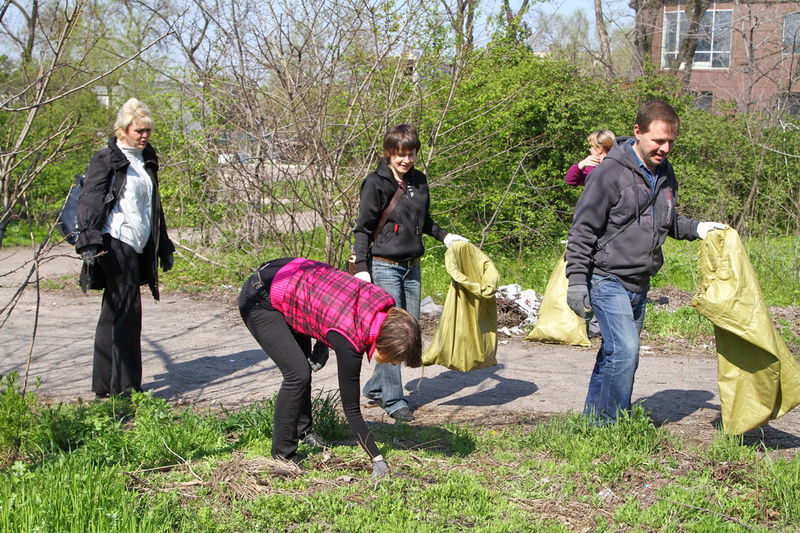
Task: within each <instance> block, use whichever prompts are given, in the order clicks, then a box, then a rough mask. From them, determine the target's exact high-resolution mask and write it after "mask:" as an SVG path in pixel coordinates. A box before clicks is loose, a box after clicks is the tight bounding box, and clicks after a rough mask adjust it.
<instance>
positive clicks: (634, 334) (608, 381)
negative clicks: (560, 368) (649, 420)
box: [583, 275, 647, 425]
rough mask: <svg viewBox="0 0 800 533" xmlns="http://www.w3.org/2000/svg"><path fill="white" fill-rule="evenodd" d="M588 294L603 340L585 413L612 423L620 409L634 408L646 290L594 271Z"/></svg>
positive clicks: (590, 385)
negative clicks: (635, 290) (632, 288)
mask: <svg viewBox="0 0 800 533" xmlns="http://www.w3.org/2000/svg"><path fill="white" fill-rule="evenodd" d="M589 298H590V300H591V304H592V309H594V314H595V316H597V322H598V323H599V325H600V334H601V335H602V336H603V342H602V343H601V344H600V350H598V352H597V361H596V362H595V365H594V370H593V371H592V377H591V379H590V380H589V392H588V393H587V394H586V403H585V404H584V407H583V414H584V415H585V416H589V417H594V418H596V419H597V422H598V423H599V424H602V425H606V424H613V423H615V422H616V421H617V412H618V411H629V410H630V408H631V394H632V393H633V378H634V376H635V374H636V368H637V367H638V366H639V334H640V333H641V331H642V324H643V323H644V312H645V306H646V303H647V290H644V291H642V292H631V291H629V290H628V289H626V288H625V287H624V286H623V285H622V283H621V282H620V281H619V280H618V279H617V278H615V277H614V276H607V275H593V276H592V279H591V282H590V287H589Z"/></svg>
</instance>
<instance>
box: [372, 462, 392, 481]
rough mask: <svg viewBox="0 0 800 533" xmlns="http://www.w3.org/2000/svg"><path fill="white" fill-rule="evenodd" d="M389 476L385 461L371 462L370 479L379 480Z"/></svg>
mask: <svg viewBox="0 0 800 533" xmlns="http://www.w3.org/2000/svg"><path fill="white" fill-rule="evenodd" d="M388 475H389V465H387V464H386V461H384V460H383V459H381V460H380V461H372V479H380V478H382V477H386V476H388Z"/></svg>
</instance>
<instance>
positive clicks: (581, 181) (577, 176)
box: [564, 130, 614, 186]
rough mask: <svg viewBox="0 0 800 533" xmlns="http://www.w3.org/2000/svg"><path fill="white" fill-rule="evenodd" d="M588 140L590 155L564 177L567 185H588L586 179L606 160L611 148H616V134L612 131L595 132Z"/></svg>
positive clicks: (570, 168) (572, 167)
mask: <svg viewBox="0 0 800 533" xmlns="http://www.w3.org/2000/svg"><path fill="white" fill-rule="evenodd" d="M586 140H587V141H588V142H589V155H588V156H586V158H584V159H583V160H581V161H579V162H577V163H575V164H574V165H572V166H571V167H569V170H567V175H566V176H565V177H564V180H565V181H566V182H567V185H576V186H583V185H586V177H587V176H588V175H589V173H590V172H591V171H592V170H594V167H596V166H597V165H599V164H600V162H601V161H602V160H603V159H605V157H606V155H607V154H608V152H609V151H610V150H611V147H612V146H614V132H612V131H611V130H597V131H593V132H592V133H590V134H589V136H588V137H587V138H586Z"/></svg>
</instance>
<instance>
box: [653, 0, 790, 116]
mask: <svg viewBox="0 0 800 533" xmlns="http://www.w3.org/2000/svg"><path fill="white" fill-rule="evenodd" d="M701 1H702V0H701ZM704 3H707V4H708V9H707V10H706V12H705V14H704V15H703V16H702V18H701V19H700V27H699V31H698V32H697V33H696V35H697V48H696V50H695V52H694V61H693V63H692V69H691V76H690V78H689V86H690V87H691V88H692V89H693V90H694V91H696V92H697V103H698V105H699V106H701V107H705V108H711V106H712V104H714V103H717V102H719V101H721V100H727V101H732V102H734V103H735V104H736V106H737V107H738V109H739V110H742V111H743V110H745V109H754V108H757V109H761V110H769V111H780V112H784V113H788V114H792V115H800V2H798V1H797V0H793V1H785V0H761V1H751V2H742V1H737V2H704ZM660 4H661V5H660V7H659V8H658V9H659V13H658V15H657V16H655V17H653V18H652V19H651V20H654V22H655V28H654V33H653V41H652V48H651V50H652V59H653V62H654V63H656V64H657V65H660V67H661V68H662V69H665V70H666V69H671V68H675V69H676V70H677V71H678V74H679V75H680V72H684V73H685V72H686V71H685V67H686V65H685V62H681V64H680V65H678V64H677V61H676V58H677V57H678V55H679V52H680V46H681V42H682V41H683V40H685V39H686V36H687V35H688V34H689V28H690V24H689V22H690V15H688V14H687V3H686V1H685V0H684V1H683V2H679V1H676V0H663V1H662V2H660Z"/></svg>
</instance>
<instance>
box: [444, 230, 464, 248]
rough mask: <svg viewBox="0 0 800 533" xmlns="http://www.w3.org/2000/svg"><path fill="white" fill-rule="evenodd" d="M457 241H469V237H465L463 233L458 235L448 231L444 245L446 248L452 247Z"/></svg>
mask: <svg viewBox="0 0 800 533" xmlns="http://www.w3.org/2000/svg"><path fill="white" fill-rule="evenodd" d="M456 241H465V242H469V239H465V238H464V237H462V236H461V235H456V234H455V233H448V234H447V235H445V236H444V245H445V247H446V248H450V247H451V246H452V245H453V243H454V242H456Z"/></svg>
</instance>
